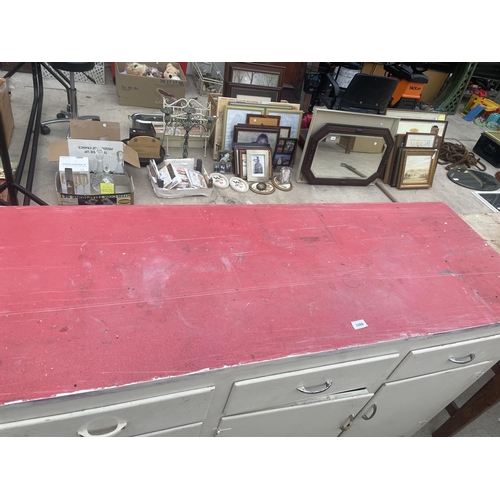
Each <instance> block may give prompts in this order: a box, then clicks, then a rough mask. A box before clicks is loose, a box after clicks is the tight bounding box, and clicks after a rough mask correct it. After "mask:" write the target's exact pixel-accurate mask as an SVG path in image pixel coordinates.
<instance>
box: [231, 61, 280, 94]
mask: <svg viewBox="0 0 500 500" xmlns="http://www.w3.org/2000/svg"><path fill="white" fill-rule="evenodd" d="M285 70H286V68H285V67H284V66H274V65H271V64H261V63H248V62H228V63H226V64H225V70H224V88H223V94H224V95H229V93H228V87H229V84H231V83H236V84H241V85H255V86H260V87H283V81H284V78H285Z"/></svg>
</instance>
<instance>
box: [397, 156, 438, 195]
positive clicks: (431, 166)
mask: <svg viewBox="0 0 500 500" xmlns="http://www.w3.org/2000/svg"><path fill="white" fill-rule="evenodd" d="M438 157H439V151H438V150H437V149H423V148H402V149H401V158H400V166H399V176H398V183H397V186H396V187H397V188H398V189H416V188H429V187H431V186H432V181H433V179H434V172H435V171H436V165H437V161H438Z"/></svg>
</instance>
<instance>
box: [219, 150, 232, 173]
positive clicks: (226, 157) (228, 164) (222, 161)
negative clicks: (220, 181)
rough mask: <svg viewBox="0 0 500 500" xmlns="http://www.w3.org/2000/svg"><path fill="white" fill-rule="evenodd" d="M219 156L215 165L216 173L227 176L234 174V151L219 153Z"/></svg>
mask: <svg viewBox="0 0 500 500" xmlns="http://www.w3.org/2000/svg"><path fill="white" fill-rule="evenodd" d="M218 155H219V158H218V161H217V162H216V163H214V172H221V173H226V174H227V173H231V172H233V150H232V149H230V150H223V151H219V153H218Z"/></svg>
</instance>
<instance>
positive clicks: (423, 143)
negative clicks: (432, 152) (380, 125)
mask: <svg viewBox="0 0 500 500" xmlns="http://www.w3.org/2000/svg"><path fill="white" fill-rule="evenodd" d="M437 138H438V136H437V135H435V134H420V133H416V134H413V133H411V132H407V134H406V136H405V142H404V147H405V148H435V147H436V142H437Z"/></svg>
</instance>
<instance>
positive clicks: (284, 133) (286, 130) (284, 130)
mask: <svg viewBox="0 0 500 500" xmlns="http://www.w3.org/2000/svg"><path fill="white" fill-rule="evenodd" d="M291 133H292V127H280V137H282V138H284V139H288V138H289V137H290V134H291Z"/></svg>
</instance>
